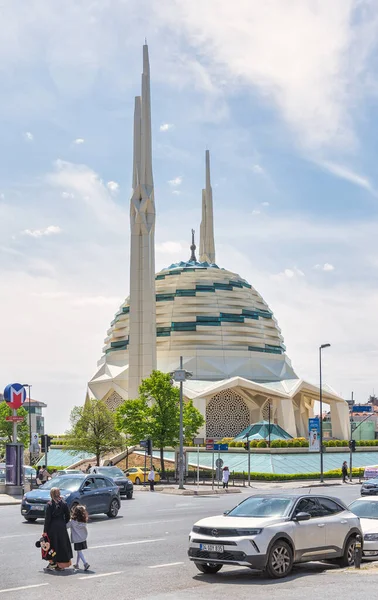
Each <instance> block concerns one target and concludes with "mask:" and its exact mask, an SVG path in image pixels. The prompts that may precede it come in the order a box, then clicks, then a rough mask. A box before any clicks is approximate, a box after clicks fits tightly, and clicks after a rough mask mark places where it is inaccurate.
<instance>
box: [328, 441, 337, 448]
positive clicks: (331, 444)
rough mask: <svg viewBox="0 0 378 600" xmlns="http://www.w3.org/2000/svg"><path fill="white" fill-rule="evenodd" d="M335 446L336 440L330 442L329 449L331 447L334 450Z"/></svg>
mask: <svg viewBox="0 0 378 600" xmlns="http://www.w3.org/2000/svg"><path fill="white" fill-rule="evenodd" d="M335 446H336V442H335V440H329V442H328V447H329V448H334V447H335Z"/></svg>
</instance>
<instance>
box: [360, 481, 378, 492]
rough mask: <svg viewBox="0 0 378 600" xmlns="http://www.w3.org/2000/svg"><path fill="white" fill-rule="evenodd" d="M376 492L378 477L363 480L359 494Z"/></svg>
mask: <svg viewBox="0 0 378 600" xmlns="http://www.w3.org/2000/svg"><path fill="white" fill-rule="evenodd" d="M377 494H378V477H375V478H374V479H368V480H367V481H364V482H363V484H362V486H361V496H376V495H377Z"/></svg>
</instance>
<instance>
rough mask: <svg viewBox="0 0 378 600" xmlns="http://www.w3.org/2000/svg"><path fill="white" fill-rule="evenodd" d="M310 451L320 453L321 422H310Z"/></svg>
mask: <svg viewBox="0 0 378 600" xmlns="http://www.w3.org/2000/svg"><path fill="white" fill-rule="evenodd" d="M308 446H309V447H308V449H309V452H320V420H319V418H318V417H317V418H315V419H309V420H308Z"/></svg>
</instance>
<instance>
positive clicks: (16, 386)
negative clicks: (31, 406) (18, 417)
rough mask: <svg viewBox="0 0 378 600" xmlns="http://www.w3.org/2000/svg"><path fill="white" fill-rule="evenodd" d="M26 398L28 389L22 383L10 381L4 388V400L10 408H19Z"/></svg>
mask: <svg viewBox="0 0 378 600" xmlns="http://www.w3.org/2000/svg"><path fill="white" fill-rule="evenodd" d="M25 399H26V390H25V388H24V386H23V385H21V383H10V384H9V385H7V387H6V388H5V390H4V400H5V402H6V403H7V404H8V406H9V407H10V408H12V409H13V410H17V409H18V408H20V407H21V406H22V405H23V403H24V402H25Z"/></svg>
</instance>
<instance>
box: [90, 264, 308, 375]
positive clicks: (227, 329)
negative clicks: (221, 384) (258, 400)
mask: <svg viewBox="0 0 378 600" xmlns="http://www.w3.org/2000/svg"><path fill="white" fill-rule="evenodd" d="M155 279H156V341H157V367H158V369H160V370H162V371H165V372H169V371H172V370H173V369H175V368H177V366H178V363H179V357H180V356H183V357H184V359H185V367H186V368H187V369H189V370H190V371H192V372H193V378H194V379H197V380H213V381H216V380H221V379H225V378H229V377H233V376H241V377H245V378H247V379H251V380H254V381H261V382H264V381H280V380H283V379H290V378H295V377H296V375H295V373H294V371H293V369H292V367H291V364H290V361H289V360H288V358H287V356H286V354H285V346H284V344H283V337H282V335H281V330H280V328H279V327H278V324H277V321H276V320H275V318H274V316H273V314H272V312H271V310H270V309H269V307H268V305H267V304H266V303H265V302H264V300H263V298H262V297H261V296H260V294H258V292H257V291H256V290H255V289H254V288H253V287H252V286H251V285H250V284H249V283H247V281H245V279H242V278H241V277H240V276H239V275H237V274H235V273H232V272H231V271H227V270H226V269H220V268H219V267H218V266H217V265H215V264H208V263H207V262H196V261H189V262H180V263H176V264H173V265H171V266H170V267H168V268H167V269H163V270H162V271H160V273H158V274H157V275H156V277H155ZM128 343H129V300H128V299H126V301H125V302H124V304H123V305H122V306H121V307H120V309H119V311H118V312H117V314H116V315H115V318H114V320H113V321H112V323H111V327H110V329H109V330H108V332H107V337H106V339H105V347H104V349H103V351H104V356H103V358H102V359H101V361H100V362H99V366H100V365H101V364H103V363H104V362H106V363H107V364H113V365H120V366H121V365H125V364H127V363H128Z"/></svg>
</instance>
